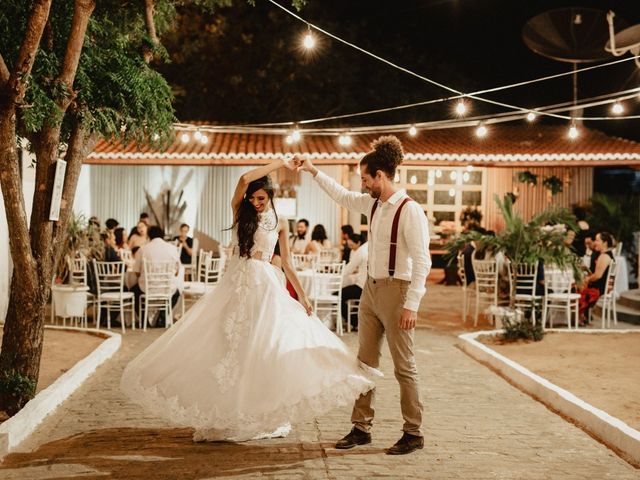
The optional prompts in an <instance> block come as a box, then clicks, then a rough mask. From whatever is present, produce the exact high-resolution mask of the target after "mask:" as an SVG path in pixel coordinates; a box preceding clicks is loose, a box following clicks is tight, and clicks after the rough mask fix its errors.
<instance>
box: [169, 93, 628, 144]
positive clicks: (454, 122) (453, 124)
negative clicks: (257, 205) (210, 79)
mask: <svg viewBox="0 0 640 480" xmlns="http://www.w3.org/2000/svg"><path fill="white" fill-rule="evenodd" d="M639 92H640V87H637V88H631V89H629V90H625V91H624V92H616V93H608V94H604V95H599V96H596V97H591V98H588V99H584V100H583V101H582V102H581V103H579V104H577V105H573V104H572V103H573V102H564V103H557V104H553V105H547V106H543V107H538V108H534V109H529V110H526V111H522V112H517V113H514V112H502V113H498V114H494V115H482V116H476V117H469V118H466V119H446V120H434V121H430V122H421V123H411V124H391V125H376V126H364V127H353V126H352V127H349V132H350V133H353V134H358V133H360V134H363V133H376V132H381V131H386V132H390V133H391V132H400V131H403V130H407V129H409V128H411V126H414V127H416V128H418V129H420V130H429V129H440V128H460V127H468V126H474V125H477V123H478V121H485V124H493V123H504V122H511V121H515V120H522V119H523V118H525V117H526V116H527V115H528V114H529V113H531V112H533V113H535V114H536V115H537V114H539V113H542V112H543V111H547V112H552V113H553V112H554V111H573V110H579V109H583V108H592V107H597V106H601V105H606V104H611V103H614V102H618V101H624V100H629V99H632V98H635V97H636V96H637V94H638V93H639ZM592 118H600V119H602V120H620V119H623V118H628V119H638V118H640V115H629V116H626V117H615V118H611V117H575V119H576V120H585V119H588V120H590V119H592ZM174 127H175V128H176V129H179V130H181V131H196V132H198V131H200V132H213V133H215V132H219V133H223V132H224V133H268V134H279V135H282V134H285V133H287V132H289V129H287V128H281V127H277V126H274V127H260V126H252V125H193V124H188V123H175V124H174ZM344 131H345V129H344V128H342V127H328V128H309V129H305V130H304V132H305V133H308V134H314V135H337V134H342V133H343V132H344Z"/></svg>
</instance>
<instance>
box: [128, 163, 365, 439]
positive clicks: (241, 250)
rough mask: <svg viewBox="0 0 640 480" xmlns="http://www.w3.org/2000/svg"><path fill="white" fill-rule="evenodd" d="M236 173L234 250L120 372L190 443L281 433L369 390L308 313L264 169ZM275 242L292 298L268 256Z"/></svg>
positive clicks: (341, 348)
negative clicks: (208, 283)
mask: <svg viewBox="0 0 640 480" xmlns="http://www.w3.org/2000/svg"><path fill="white" fill-rule="evenodd" d="M282 166H287V167H288V168H291V169H292V168H294V165H292V164H291V163H290V162H285V161H282V160H279V161H276V162H274V163H272V164H270V165H266V166H263V167H259V168H256V169H254V170H252V171H250V172H248V173H245V174H244V175H243V176H242V177H241V178H240V180H239V182H238V185H237V187H236V190H235V193H234V196H233V199H232V201H231V206H232V209H233V212H234V218H235V222H234V225H233V228H232V235H233V244H234V254H233V256H232V257H231V259H230V261H229V264H228V268H227V271H226V273H225V275H224V277H223V278H222V279H221V281H220V283H219V284H218V285H217V286H216V288H215V289H214V290H213V291H211V292H210V293H208V294H206V295H204V296H203V297H202V298H201V299H200V300H199V301H198V302H197V303H196V304H195V305H194V306H193V307H191V309H190V310H189V311H188V312H187V313H186V314H185V316H184V317H183V318H182V319H181V320H180V321H179V322H178V323H176V324H175V325H174V326H172V327H171V328H170V329H169V330H168V331H167V332H166V333H164V334H163V335H162V336H161V337H160V338H158V339H157V340H156V341H155V342H154V343H153V344H152V345H150V346H149V347H148V348H147V349H146V350H145V351H143V352H142V353H141V354H140V355H139V356H138V357H137V358H136V359H134V360H133V361H132V362H131V363H130V364H129V365H128V366H127V368H126V369H125V371H124V374H123V376H122V381H121V387H122V389H123V390H124V391H125V393H126V394H127V395H128V396H129V397H130V398H131V400H133V401H134V402H137V403H140V404H141V405H143V406H144V407H145V408H147V409H149V410H151V411H153V412H155V413H157V414H158V415H159V416H162V417H165V418H167V419H168V420H171V421H173V422H174V423H176V424H178V425H184V426H192V427H193V428H195V433H194V437H193V438H194V440H195V441H203V440H210V441H215V440H233V441H242V440H249V439H255V438H265V437H270V436H276V435H280V436H281V435H282V434H283V433H284V432H283V431H282V429H281V427H286V426H287V425H288V424H289V423H290V422H296V421H300V420H302V419H305V418H309V417H313V416H316V415H321V414H323V413H325V412H328V411H330V410H332V409H335V407H337V406H340V405H348V404H350V403H352V402H353V401H354V400H355V399H356V398H357V397H358V396H359V395H361V394H363V393H365V392H368V391H369V390H370V389H372V388H373V386H374V384H373V382H372V381H371V380H370V379H369V378H368V376H369V375H375V374H376V373H377V372H374V371H371V370H365V368H366V367H365V366H363V365H362V364H359V362H358V360H357V359H356V357H355V356H354V355H352V354H351V352H350V351H349V350H348V349H347V347H346V346H345V345H344V344H343V343H342V342H341V341H340V340H339V339H338V337H336V336H335V335H334V334H333V333H332V332H330V331H329V330H327V328H326V327H325V326H324V325H323V324H322V322H321V321H320V319H318V317H316V316H315V315H313V313H312V309H311V304H310V302H309V300H308V298H307V295H306V294H305V292H304V291H303V290H302V287H301V286H300V282H299V280H298V278H297V276H296V274H295V269H294V268H293V266H292V265H291V262H290V255H289V244H288V238H289V232H288V227H287V222H286V221H285V220H283V219H278V216H277V214H276V212H275V210H274V204H273V187H272V186H271V182H270V180H269V177H268V176H267V175H268V174H269V173H270V172H272V171H274V170H276V169H278V168H280V167H282ZM276 243H278V244H279V246H280V252H281V254H282V268H283V270H284V272H285V274H286V276H287V278H288V279H289V281H290V282H291V283H292V285H293V286H294V288H295V289H296V291H297V292H298V298H299V299H300V300H299V302H298V301H296V300H294V299H293V298H291V296H290V295H289V294H288V293H287V291H286V290H285V289H284V287H283V285H282V281H281V278H280V277H279V274H278V272H277V270H276V268H275V267H274V266H273V265H271V264H270V263H269V262H270V260H271V257H272V255H273V251H274V247H275V245H276Z"/></svg>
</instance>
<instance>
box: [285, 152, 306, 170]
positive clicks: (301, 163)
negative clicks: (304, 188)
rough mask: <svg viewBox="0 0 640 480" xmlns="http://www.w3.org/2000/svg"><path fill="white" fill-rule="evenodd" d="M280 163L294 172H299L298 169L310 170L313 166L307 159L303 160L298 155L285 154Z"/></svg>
mask: <svg viewBox="0 0 640 480" xmlns="http://www.w3.org/2000/svg"><path fill="white" fill-rule="evenodd" d="M282 163H283V165H284V166H285V167H286V168H288V169H289V170H292V171H294V172H299V171H300V170H306V171H308V172H311V171H312V168H313V165H312V164H311V162H310V161H309V160H303V159H302V158H300V157H299V156H298V155H287V156H285V157H284V159H283V160H282Z"/></svg>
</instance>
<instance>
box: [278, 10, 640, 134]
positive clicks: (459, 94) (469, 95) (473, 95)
mask: <svg viewBox="0 0 640 480" xmlns="http://www.w3.org/2000/svg"><path fill="white" fill-rule="evenodd" d="M268 1H269V2H270V3H272V4H273V5H275V6H276V7H278V8H280V9H281V10H283V11H284V12H286V13H287V14H289V15H291V16H292V17H294V18H295V19H297V20H299V21H300V22H303V23H305V24H306V25H307V27H310V28H313V29H315V30H317V31H319V32H321V33H323V34H325V35H327V36H328V37H331V38H333V39H334V40H337V41H339V42H341V43H343V44H345V45H347V46H349V47H351V48H353V49H355V50H358V51H359V52H362V53H364V54H365V55H368V56H370V57H372V58H375V59H376V60H378V61H380V62H383V63H385V64H387V65H389V66H391V67H393V68H395V69H397V70H400V71H402V72H405V73H407V74H409V75H412V76H414V77H416V78H419V79H420V80H423V81H425V82H427V83H430V84H432V85H435V86H437V87H440V88H442V89H444V90H447V91H449V92H452V93H455V94H457V96H456V97H453V98H448V99H447V100H452V99H454V98H471V99H474V100H478V101H481V102H485V103H489V104H492V105H496V106H499V107H503V108H506V109H510V110H518V111H527V112H528V111H529V109H526V108H524V107H520V106H517V105H512V104H509V103H504V102H498V101H496V100H490V99H487V98H484V97H480V96H479V94H477V93H475V92H474V93H467V94H465V93H463V92H461V91H459V90H456V89H454V88H451V87H449V86H447V85H444V84H442V83H439V82H436V81H435V80H432V79H430V78H428V77H425V76H423V75H420V74H418V73H416V72H414V71H412V70H409V69H408V68H405V67H402V66H400V65H398V64H396V63H393V62H391V61H389V60H387V59H385V58H383V57H380V56H378V55H376V54H374V53H372V52H369V51H368V50H365V49H364V48H362V47H359V46H357V45H355V44H353V43H351V42H348V41H347V40H344V39H343V38H341V37H338V36H337V35H334V34H332V33H330V32H328V31H326V30H324V29H322V28H320V27H318V26H317V25H315V24H313V23H311V22H309V21H307V20H305V19H304V18H302V17H301V16H299V15H297V14H296V13H294V12H292V11H291V10H289V9H287V8H285V7H283V6H282V5H280V4H279V3H278V2H276V1H275V0H268ZM636 57H638V56H636ZM624 60H625V61H629V60H630V59H624ZM586 68H594V67H586ZM573 73H574V72H573V71H571V72H566V73H564V74H562V75H568V74H573ZM521 84H523V82H521ZM505 88H506V87H505ZM500 89H504V88H500ZM489 90H490V91H497V90H492V89H489ZM437 101H446V100H442V99H438V100H437ZM540 114H541V115H545V116H550V117H554V118H559V119H562V120H571V119H572V118H571V117H570V116H567V115H559V114H555V113H548V112H540ZM343 118H344V117H343ZM617 118H618V119H620V118H622V117H617ZM297 123H298V124H301V123H303V122H297ZM305 123H309V122H308V121H307V122H305Z"/></svg>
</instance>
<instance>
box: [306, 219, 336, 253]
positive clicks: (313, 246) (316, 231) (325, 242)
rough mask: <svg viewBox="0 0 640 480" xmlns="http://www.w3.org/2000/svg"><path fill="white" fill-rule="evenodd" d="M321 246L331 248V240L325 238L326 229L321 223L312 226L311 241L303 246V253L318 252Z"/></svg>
mask: <svg viewBox="0 0 640 480" xmlns="http://www.w3.org/2000/svg"><path fill="white" fill-rule="evenodd" d="M322 248H331V242H330V241H329V238H327V231H326V230H325V229H324V226H323V225H321V224H318V225H316V226H315V227H313V232H311V241H310V242H309V244H308V245H307V248H305V250H304V253H320V250H321V249H322Z"/></svg>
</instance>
